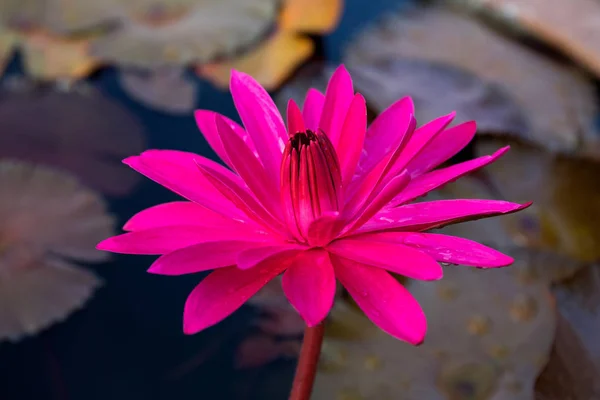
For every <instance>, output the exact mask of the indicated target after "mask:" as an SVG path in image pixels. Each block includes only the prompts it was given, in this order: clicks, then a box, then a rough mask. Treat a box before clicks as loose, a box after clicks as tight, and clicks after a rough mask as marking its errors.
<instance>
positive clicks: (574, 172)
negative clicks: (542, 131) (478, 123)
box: [476, 140, 600, 263]
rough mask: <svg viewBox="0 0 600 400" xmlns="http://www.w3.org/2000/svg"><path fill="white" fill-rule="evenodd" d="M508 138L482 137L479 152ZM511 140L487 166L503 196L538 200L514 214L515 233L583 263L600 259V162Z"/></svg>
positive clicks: (540, 247) (529, 244)
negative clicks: (599, 178) (564, 154)
mask: <svg viewBox="0 0 600 400" xmlns="http://www.w3.org/2000/svg"><path fill="white" fill-rule="evenodd" d="M506 143H507V142H505V141H489V140H481V141H479V142H478V143H477V145H476V152H477V153H478V154H488V153H489V152H490V151H492V150H493V149H496V148H498V147H499V146H504V145H506ZM511 145H512V147H511V150H510V151H509V152H508V153H506V155H504V156H503V157H502V158H501V159H500V160H498V161H497V162H495V163H493V164H492V165H490V166H488V167H486V168H485V174H486V176H487V177H488V178H487V179H488V181H489V182H490V184H491V185H492V186H493V187H494V188H496V190H497V192H499V193H500V194H501V195H502V197H504V198H505V199H510V201H517V202H520V201H533V202H534V206H532V207H531V208H530V211H529V212H527V213H522V214H516V215H514V216H512V218H511V221H512V222H513V224H512V225H511V226H509V228H510V230H511V235H513V236H514V237H516V238H517V239H518V241H519V243H521V244H522V245H524V246H527V247H529V248H535V249H538V250H542V251H547V252H554V253H557V254H560V255H563V256H566V257H569V258H573V259H575V260H577V261H579V262H583V263H589V262H594V261H597V260H600V230H599V229H598V226H600V180H598V176H599V174H600V165H598V164H597V163H593V162H590V161H586V160H577V159H571V158H566V157H557V156H553V155H552V154H549V153H545V152H543V151H540V150H538V149H535V148H531V147H529V146H525V145H519V144H517V143H511Z"/></svg>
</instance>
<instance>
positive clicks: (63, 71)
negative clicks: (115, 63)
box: [22, 32, 97, 80]
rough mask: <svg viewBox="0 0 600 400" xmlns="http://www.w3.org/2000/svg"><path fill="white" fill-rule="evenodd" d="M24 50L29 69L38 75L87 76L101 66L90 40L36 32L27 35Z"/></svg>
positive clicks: (32, 73) (36, 76) (46, 76)
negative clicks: (91, 48) (93, 52)
mask: <svg viewBox="0 0 600 400" xmlns="http://www.w3.org/2000/svg"><path fill="white" fill-rule="evenodd" d="M22 46H23V52H24V54H25V60H26V61H25V62H26V65H27V70H28V72H29V73H30V74H31V75H32V76H33V77H35V78H39V79H42V80H53V79H58V78H75V79H80V78H84V77H86V76H87V75H88V74H90V73H91V72H92V70H93V69H94V68H95V67H96V66H97V61H96V60H95V59H93V58H92V57H91V56H90V54H89V51H88V49H89V41H88V40H85V39H83V40H82V39H66V38H59V37H54V36H52V35H49V34H47V33H43V32H36V33H33V34H31V35H28V36H27V37H25V38H23V45H22Z"/></svg>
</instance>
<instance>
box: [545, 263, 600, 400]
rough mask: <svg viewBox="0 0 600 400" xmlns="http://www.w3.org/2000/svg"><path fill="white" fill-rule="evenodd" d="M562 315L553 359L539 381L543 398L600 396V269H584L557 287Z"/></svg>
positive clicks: (578, 398)
mask: <svg viewBox="0 0 600 400" xmlns="http://www.w3.org/2000/svg"><path fill="white" fill-rule="evenodd" d="M556 292H557V300H558V305H559V306H558V308H559V311H560V316H559V319H558V328H557V332H556V341H555V343H554V347H553V349H552V353H551V356H550V361H549V362H548V365H547V366H546V368H545V370H544V371H543V373H542V374H541V375H540V378H539V380H538V382H537V385H536V389H537V393H538V397H539V399H540V400H564V399H572V400H588V399H596V398H598V397H600V346H599V345H598V338H597V333H598V331H599V330H600V271H599V269H598V266H591V267H589V268H587V269H585V270H582V271H581V272H580V273H578V274H577V276H576V277H574V278H573V279H572V280H571V281H570V282H569V283H568V284H566V285H562V286H559V287H558V288H556Z"/></svg>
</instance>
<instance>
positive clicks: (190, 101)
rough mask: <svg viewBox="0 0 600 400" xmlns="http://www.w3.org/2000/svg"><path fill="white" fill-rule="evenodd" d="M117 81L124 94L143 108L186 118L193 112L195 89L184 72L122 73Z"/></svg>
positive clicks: (126, 71) (180, 69)
mask: <svg viewBox="0 0 600 400" xmlns="http://www.w3.org/2000/svg"><path fill="white" fill-rule="evenodd" d="M119 80H120V82H121V87H122V88H123V90H125V92H126V93H127V94H129V95H130V96H131V97H133V98H134V99H136V100H137V101H139V102H140V103H142V104H143V105H145V106H146V107H149V108H152V109H154V110H158V111H162V112H165V113H169V114H187V113H190V112H192V111H193V110H194V105H195V104H196V95H197V87H196V83H195V82H194V81H193V80H192V79H190V78H188V77H186V76H185V69H184V68H178V67H177V68H163V69H157V70H153V71H138V70H127V69H122V70H121V71H119Z"/></svg>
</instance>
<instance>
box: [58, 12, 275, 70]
mask: <svg viewBox="0 0 600 400" xmlns="http://www.w3.org/2000/svg"><path fill="white" fill-rule="evenodd" d="M48 1H49V3H50V7H49V10H48V21H49V25H50V26H51V27H52V28H53V29H55V30H58V31H61V32H66V33H72V32H77V31H81V30H90V29H95V28H100V27H103V26H106V25H107V24H118V28H117V29H113V30H112V31H111V33H110V34H108V35H104V36H102V37H101V38H99V39H98V40H95V41H94V44H93V54H94V55H95V56H97V57H99V58H100V59H102V60H104V61H107V62H111V63H116V64H118V65H120V66H130V67H141V68H149V69H154V68H157V67H162V66H168V65H171V66H173V65H177V66H182V65H185V64H188V63H192V62H206V61H212V60H214V59H216V58H217V57H222V56H231V55H233V54H236V53H237V52H239V51H240V50H241V49H243V48H245V47H246V46H249V45H251V44H253V43H256V42H257V41H258V40H260V39H261V37H262V36H263V35H264V34H265V32H266V31H268V30H269V28H270V27H271V26H272V25H273V24H274V23H275V19H276V16H277V9H278V7H277V6H278V3H279V2H278V1H277V0H251V1H244V2H239V1H237V0H210V1H206V0H201V1H200V0H177V1H170V0H169V1H167V0H162V1H160V0H159V1H156V0H136V1H130V0H108V1H105V2H101V3H100V2H96V1H92V0H68V1H65V0H48Z"/></svg>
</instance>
